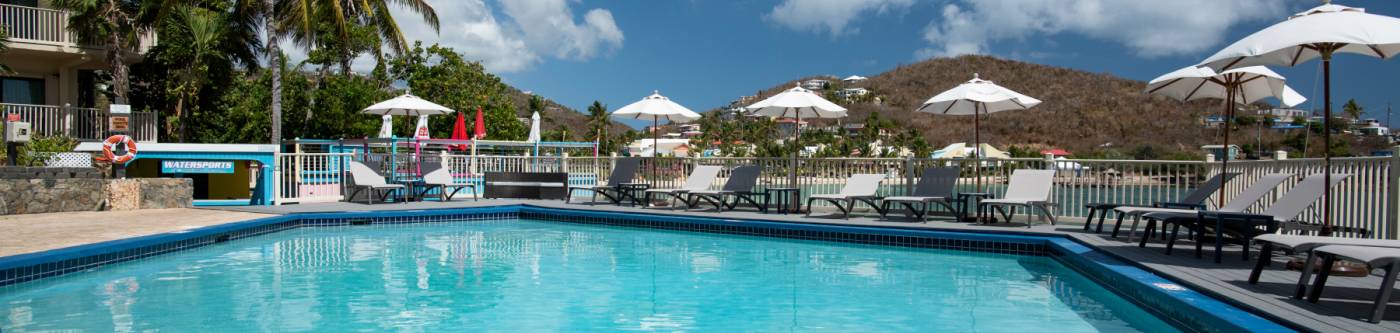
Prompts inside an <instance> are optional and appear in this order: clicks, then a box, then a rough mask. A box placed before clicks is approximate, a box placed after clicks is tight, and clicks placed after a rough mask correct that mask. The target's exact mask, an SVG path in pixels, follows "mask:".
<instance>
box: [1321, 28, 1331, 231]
mask: <svg viewBox="0 0 1400 333" xmlns="http://www.w3.org/2000/svg"><path fill="white" fill-rule="evenodd" d="M1323 50H1324V51H1323V52H1322V105H1323V107H1322V110H1323V111H1322V142H1323V144H1322V230H1321V231H1319V232H1318V234H1320V235H1322V236H1331V235H1332V51H1333V50H1332V49H1331V48H1324V49H1323Z"/></svg>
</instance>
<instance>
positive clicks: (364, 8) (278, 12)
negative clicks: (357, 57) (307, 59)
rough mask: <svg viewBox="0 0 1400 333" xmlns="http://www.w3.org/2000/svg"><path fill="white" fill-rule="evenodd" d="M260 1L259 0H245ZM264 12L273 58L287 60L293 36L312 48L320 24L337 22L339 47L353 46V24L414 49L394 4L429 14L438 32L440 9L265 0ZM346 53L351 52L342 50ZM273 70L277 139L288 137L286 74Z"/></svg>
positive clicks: (385, 1) (357, 1)
mask: <svg viewBox="0 0 1400 333" xmlns="http://www.w3.org/2000/svg"><path fill="white" fill-rule="evenodd" d="M244 1H258V0H240V2H244ZM261 1H262V6H260V8H261V9H262V10H261V11H258V12H253V13H254V14H256V15H258V16H260V17H261V18H262V21H263V26H264V31H266V32H267V38H266V41H267V44H266V45H267V46H266V47H265V48H264V49H265V50H266V51H267V52H266V55H267V57H268V62H269V63H271V64H278V63H281V62H282V59H281V58H282V56H283V54H282V47H281V42H282V40H283V39H288V40H291V41H293V42H295V43H296V44H297V46H299V47H303V48H308V49H309V48H312V47H314V46H315V45H314V44H315V42H316V29H315V27H314V26H313V25H314V24H315V23H316V22H331V23H332V24H333V26H334V30H335V33H336V34H338V35H339V37H340V43H339V46H341V47H352V46H353V45H354V44H353V43H351V40H350V30H351V28H352V24H363V25H366V26H371V27H374V28H375V29H376V30H378V31H379V37H380V39H381V41H382V42H383V43H384V44H385V46H387V47H389V49H390V50H393V51H394V53H395V54H402V53H403V52H404V51H406V50H408V42H407V40H406V38H404V36H403V32H402V31H400V30H399V27H398V23H397V22H396V21H394V17H393V16H392V15H390V14H389V3H390V2H392V3H394V4H398V5H402V6H405V7H408V9H409V10H412V11H414V12H416V13H418V14H420V15H422V16H423V20H425V21H427V22H428V24H429V25H430V26H432V27H433V29H434V30H437V29H438V27H439V24H438V17H437V12H436V11H434V10H433V8H432V6H430V5H428V3H427V2H426V1H424V0H261ZM341 54H348V53H346V52H342V53H341ZM375 57H376V59H378V60H380V62H381V63H382V62H383V59H384V57H383V54H382V52H380V51H378V50H376V53H375ZM268 67H269V68H270V69H271V70H272V71H271V73H269V75H271V76H272V103H271V104H272V105H271V107H270V108H271V109H272V110H271V111H272V142H273V143H278V142H281V141H282V73H281V68H279V67H278V66H275V65H273V66H268ZM349 67H350V65H349V59H348V58H345V57H342V59H341V69H342V72H343V74H345V75H349Z"/></svg>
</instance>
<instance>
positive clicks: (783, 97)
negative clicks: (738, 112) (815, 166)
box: [744, 83, 846, 202]
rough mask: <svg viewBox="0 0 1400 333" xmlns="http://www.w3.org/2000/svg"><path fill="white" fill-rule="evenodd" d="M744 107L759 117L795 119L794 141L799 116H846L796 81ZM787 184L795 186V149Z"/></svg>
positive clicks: (842, 109) (796, 137)
mask: <svg viewBox="0 0 1400 333" xmlns="http://www.w3.org/2000/svg"><path fill="white" fill-rule="evenodd" d="M744 109H746V110H748V111H749V112H752V113H753V114H754V115H759V116H767V117H778V118H795V119H797V121H796V122H794V123H793V129H792V141H793V142H794V143H796V142H798V140H797V139H798V138H799V137H801V135H800V134H801V133H800V132H801V131H802V118H844V117H846V108H843V107H841V106H840V105H836V103H832V102H831V101H828V100H826V99H825V98H822V97H821V96H817V94H814V93H812V91H811V90H807V89H803V88H802V86H801V85H800V83H799V85H798V86H796V87H793V88H792V89H788V90H786V91H783V92H781V93H778V94H777V95H773V97H769V98H766V99H764V100H762V101H758V103H753V104H752V105H749V106H748V107H746V108H744ZM788 185H789V186H791V187H793V188H796V187H797V151H793V152H792V167H790V168H788ZM798 199H799V198H793V202H797V200H798Z"/></svg>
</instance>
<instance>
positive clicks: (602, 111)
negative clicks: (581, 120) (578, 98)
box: [588, 101, 614, 153]
mask: <svg viewBox="0 0 1400 333" xmlns="http://www.w3.org/2000/svg"><path fill="white" fill-rule="evenodd" d="M608 127H612V119H609V118H608V106H607V105H603V102H599V101H593V104H590V105H588V133H589V134H592V138H593V140H594V141H595V142H597V143H598V151H600V152H606V153H611V152H613V151H614V150H613V149H614V145H613V143H612V140H609V139H608Z"/></svg>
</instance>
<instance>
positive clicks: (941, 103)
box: [915, 73, 1040, 192]
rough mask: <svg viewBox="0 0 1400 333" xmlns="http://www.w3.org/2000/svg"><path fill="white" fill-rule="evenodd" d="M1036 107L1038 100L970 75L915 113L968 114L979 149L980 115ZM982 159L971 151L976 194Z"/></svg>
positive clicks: (980, 183) (980, 140)
mask: <svg viewBox="0 0 1400 333" xmlns="http://www.w3.org/2000/svg"><path fill="white" fill-rule="evenodd" d="M1038 104H1040V100H1038V99H1035V98H1031V97H1030V96H1026V95H1022V94H1021V93H1018V92H1015V91H1012V90H1011V89H1006V88H1004V87H1002V86H999V85H997V84H996V83H993V82H992V81H987V80H983V79H982V78H981V76H979V75H977V73H972V80H970V81H967V82H965V83H963V84H959V85H958V86H957V87H953V89H948V90H947V91H944V92H942V93H939V94H938V95H935V96H933V98H929V99H928V101H926V102H924V104H923V106H920V107H919V109H918V110H915V111H917V112H926V113H932V114H935V115H949V116H957V115H971V116H972V143H973V147H979V148H980V147H981V143H982V136H981V127H982V124H981V120H980V119H981V117H982V115H986V114H991V113H994V112H1002V111H1013V110H1025V109H1029V108H1031V107H1033V106H1036V105H1038ZM978 150H980V149H978ZM982 156H983V152H981V151H974V152H973V154H972V158H973V159H974V161H973V166H974V167H973V170H974V172H975V174H976V184H977V191H979V192H980V191H982V161H981V159H982Z"/></svg>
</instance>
